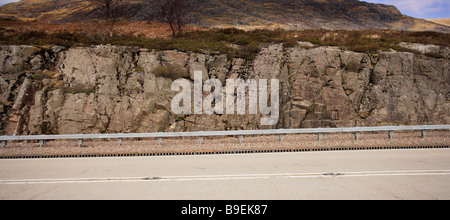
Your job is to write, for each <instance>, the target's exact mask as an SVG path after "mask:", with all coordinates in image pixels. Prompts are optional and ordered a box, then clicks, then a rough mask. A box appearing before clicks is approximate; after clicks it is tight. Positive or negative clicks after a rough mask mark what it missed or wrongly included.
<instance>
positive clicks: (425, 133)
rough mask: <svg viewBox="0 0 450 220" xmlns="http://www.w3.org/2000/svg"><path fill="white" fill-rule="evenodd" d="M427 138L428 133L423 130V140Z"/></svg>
mask: <svg viewBox="0 0 450 220" xmlns="http://www.w3.org/2000/svg"><path fill="white" fill-rule="evenodd" d="M425 136H427V131H426V130H422V138H425Z"/></svg>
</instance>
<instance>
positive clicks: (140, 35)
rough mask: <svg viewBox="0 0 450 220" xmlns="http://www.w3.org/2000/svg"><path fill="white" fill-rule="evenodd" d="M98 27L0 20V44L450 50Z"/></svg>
mask: <svg viewBox="0 0 450 220" xmlns="http://www.w3.org/2000/svg"><path fill="white" fill-rule="evenodd" d="M102 27H103V25H102V23H101V22H89V23H64V24H53V23H38V22H20V21H0V44H5V45H6V44H12V45H35V46H48V45H62V46H66V47H73V46H90V45H95V44H113V45H122V46H138V47H142V48H148V49H155V50H179V51H192V52H202V53H209V52H218V53H223V54H228V55H231V56H236V57H242V58H245V59H249V60H251V59H254V58H255V56H256V54H258V52H259V51H260V48H261V46H263V45H264V44H269V43H282V44H283V46H284V47H285V48H289V47H295V46H297V45H298V44H297V41H306V42H311V43H313V44H314V45H316V46H337V47H340V48H343V49H348V50H352V51H355V52H362V53H365V52H377V51H387V50H390V49H394V50H398V51H408V50H407V49H404V48H401V47H399V46H398V44H399V43H400V42H409V43H422V44H434V45H440V46H450V34H445V33H438V32H407V31H395V30H362V31H349V30H340V31H330V30H323V29H320V30H304V31H286V30H281V29H278V30H252V31H243V30H240V29H235V28H227V29H205V28H198V27H189V28H188V29H187V31H186V32H185V33H184V34H183V35H182V36H181V37H178V38H173V37H172V32H171V29H170V27H169V25H168V24H162V23H157V22H120V23H118V24H117V25H116V27H115V29H114V31H115V34H114V37H110V35H109V32H108V30H104V29H102ZM408 52H414V51H408Z"/></svg>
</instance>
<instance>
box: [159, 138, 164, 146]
mask: <svg viewBox="0 0 450 220" xmlns="http://www.w3.org/2000/svg"><path fill="white" fill-rule="evenodd" d="M162 141H163V139H162V138H158V146H160V147H161V146H162Z"/></svg>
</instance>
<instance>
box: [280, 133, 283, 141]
mask: <svg viewBox="0 0 450 220" xmlns="http://www.w3.org/2000/svg"><path fill="white" fill-rule="evenodd" d="M283 140H284V134H280V142H283Z"/></svg>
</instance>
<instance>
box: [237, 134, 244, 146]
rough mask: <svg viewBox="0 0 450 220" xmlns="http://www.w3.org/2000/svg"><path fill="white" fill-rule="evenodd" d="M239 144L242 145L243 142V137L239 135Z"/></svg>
mask: <svg viewBox="0 0 450 220" xmlns="http://www.w3.org/2000/svg"><path fill="white" fill-rule="evenodd" d="M238 138H239V144H242V141H244V136H243V135H239V137H238Z"/></svg>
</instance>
